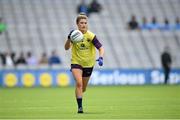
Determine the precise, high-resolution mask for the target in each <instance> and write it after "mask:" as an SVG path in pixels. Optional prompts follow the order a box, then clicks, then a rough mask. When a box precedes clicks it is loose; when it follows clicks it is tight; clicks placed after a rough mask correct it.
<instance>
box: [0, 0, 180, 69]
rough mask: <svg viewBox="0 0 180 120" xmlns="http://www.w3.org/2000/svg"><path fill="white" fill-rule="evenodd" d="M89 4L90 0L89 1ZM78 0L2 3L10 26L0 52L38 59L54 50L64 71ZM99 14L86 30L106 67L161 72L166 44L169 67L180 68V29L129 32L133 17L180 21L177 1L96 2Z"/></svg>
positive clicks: (0, 9) (0, 37)
mask: <svg viewBox="0 0 180 120" xmlns="http://www.w3.org/2000/svg"><path fill="white" fill-rule="evenodd" d="M89 1H90V0H88V2H89ZM79 2H80V0H0V16H2V17H3V18H4V20H5V21H6V23H7V25H8V29H7V32H5V33H4V34H2V35H0V51H6V50H9V49H10V50H12V51H15V52H16V53H20V52H21V51H24V52H28V51H32V52H33V53H34V54H35V55H36V56H37V57H39V58H40V55H41V54H42V53H43V52H46V53H47V54H48V55H50V53H51V51H52V50H54V49H56V50H57V51H58V52H59V54H60V56H61V58H62V63H63V64H62V66H61V67H63V68H67V67H69V62H70V59H69V58H70V54H67V53H66V51H65V50H64V41H65V39H66V37H67V34H68V32H69V31H70V30H71V29H73V28H75V26H74V24H75V17H76V15H77V13H76V7H77V6H76V5H78V3H79ZM99 2H100V3H101V4H102V6H103V10H102V12H100V13H98V14H91V15H90V19H89V28H90V29H91V30H92V31H93V32H95V33H96V34H97V37H98V38H99V39H100V40H102V43H103V45H104V47H105V50H106V54H105V57H104V60H105V66H104V68H160V67H161V63H160V54H161V52H162V51H163V48H164V47H165V46H166V45H169V47H170V49H171V53H172V55H173V67H174V68H179V67H180V62H179V61H180V54H179V51H180V31H159V30H155V31H147V30H145V31H129V30H127V29H126V27H127V26H126V25H127V22H128V21H129V19H130V16H131V15H132V14H134V15H136V17H137V20H138V21H141V18H142V17H144V16H145V17H146V18H147V19H150V18H152V17H153V16H156V18H157V19H158V21H159V22H161V23H163V20H164V18H168V19H169V21H170V23H174V20H175V18H176V17H180V16H179V13H180V10H179V6H180V1H179V0H111V1H110V0H99Z"/></svg>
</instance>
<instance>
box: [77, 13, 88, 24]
mask: <svg viewBox="0 0 180 120" xmlns="http://www.w3.org/2000/svg"><path fill="white" fill-rule="evenodd" d="M81 19H86V20H87V19H88V17H87V15H86V14H85V13H80V14H79V15H78V16H77V18H76V24H78V22H79V21H80V20H81Z"/></svg>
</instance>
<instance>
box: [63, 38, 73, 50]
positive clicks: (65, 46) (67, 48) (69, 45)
mask: <svg viewBox="0 0 180 120" xmlns="http://www.w3.org/2000/svg"><path fill="white" fill-rule="evenodd" d="M69 48H71V40H70V39H67V40H66V43H65V45H64V49H65V50H69Z"/></svg>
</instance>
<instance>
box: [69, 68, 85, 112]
mask: <svg viewBox="0 0 180 120" xmlns="http://www.w3.org/2000/svg"><path fill="white" fill-rule="evenodd" d="M71 70H72V74H73V76H74V79H75V81H76V88H75V94H76V100H77V104H78V113H83V110H82V97H83V92H82V87H83V83H82V70H81V69H77V68H73V69H71Z"/></svg>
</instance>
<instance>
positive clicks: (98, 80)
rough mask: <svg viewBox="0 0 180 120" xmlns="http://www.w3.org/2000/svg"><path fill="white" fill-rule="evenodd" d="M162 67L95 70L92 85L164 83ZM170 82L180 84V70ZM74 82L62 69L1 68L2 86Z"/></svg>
mask: <svg viewBox="0 0 180 120" xmlns="http://www.w3.org/2000/svg"><path fill="white" fill-rule="evenodd" d="M163 82H164V74H163V71H162V70H161V69H103V70H94V72H93V74H92V76H91V79H90V81H89V84H90V85H144V84H162V83H163ZM169 83H170V84H180V70H179V69H173V70H172V71H171V74H170V80H169ZM73 84H74V80H73V77H72V75H71V72H70V71H69V70H66V69H62V70H50V69H48V70H40V69H37V70H17V69H13V70H0V86H3V87H34V86H42V87H51V86H60V87H62V86H70V85H73Z"/></svg>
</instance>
